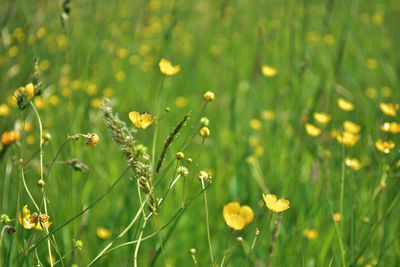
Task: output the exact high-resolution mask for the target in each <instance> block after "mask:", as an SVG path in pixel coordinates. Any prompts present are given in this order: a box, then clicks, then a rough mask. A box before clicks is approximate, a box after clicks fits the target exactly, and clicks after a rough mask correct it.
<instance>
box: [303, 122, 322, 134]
mask: <svg viewBox="0 0 400 267" xmlns="http://www.w3.org/2000/svg"><path fill="white" fill-rule="evenodd" d="M305 128H306V133H307V134H308V135H311V136H314V137H315V136H318V135H320V134H321V129H320V128H318V127H315V126H314V125H312V124H310V123H306V125H305Z"/></svg>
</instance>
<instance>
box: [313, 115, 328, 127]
mask: <svg viewBox="0 0 400 267" xmlns="http://www.w3.org/2000/svg"><path fill="white" fill-rule="evenodd" d="M331 118H332V117H331V115H329V114H327V113H324V112H315V113H314V119H315V120H316V121H317V122H318V123H319V124H323V125H325V124H327V123H328V122H329V121H330V120H331Z"/></svg>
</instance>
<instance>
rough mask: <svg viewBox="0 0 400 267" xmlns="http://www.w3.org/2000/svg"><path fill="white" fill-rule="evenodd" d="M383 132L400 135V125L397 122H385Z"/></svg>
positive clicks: (382, 127)
mask: <svg viewBox="0 0 400 267" xmlns="http://www.w3.org/2000/svg"><path fill="white" fill-rule="evenodd" d="M381 130H382V131H384V132H389V133H393V134H396V133H400V124H398V123H397V122H385V123H384V124H383V125H382V126H381Z"/></svg>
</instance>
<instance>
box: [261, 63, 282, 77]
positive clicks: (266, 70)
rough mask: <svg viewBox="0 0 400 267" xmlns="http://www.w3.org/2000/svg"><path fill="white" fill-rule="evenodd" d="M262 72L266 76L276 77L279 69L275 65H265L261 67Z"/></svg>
mask: <svg viewBox="0 0 400 267" xmlns="http://www.w3.org/2000/svg"><path fill="white" fill-rule="evenodd" d="M261 72H262V74H263V75H264V76H265V77H274V76H275V75H276V74H277V73H278V70H277V69H276V68H274V67H271V66H268V65H263V66H262V67H261Z"/></svg>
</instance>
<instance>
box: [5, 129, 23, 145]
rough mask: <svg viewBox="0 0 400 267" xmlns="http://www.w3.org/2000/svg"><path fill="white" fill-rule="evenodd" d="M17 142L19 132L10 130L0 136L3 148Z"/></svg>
mask: <svg viewBox="0 0 400 267" xmlns="http://www.w3.org/2000/svg"><path fill="white" fill-rule="evenodd" d="M18 140H19V132H18V131H17V130H12V131H9V132H4V133H3V134H2V135H1V142H2V143H3V145H5V146H9V145H11V144H13V143H15V142H17V141H18Z"/></svg>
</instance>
